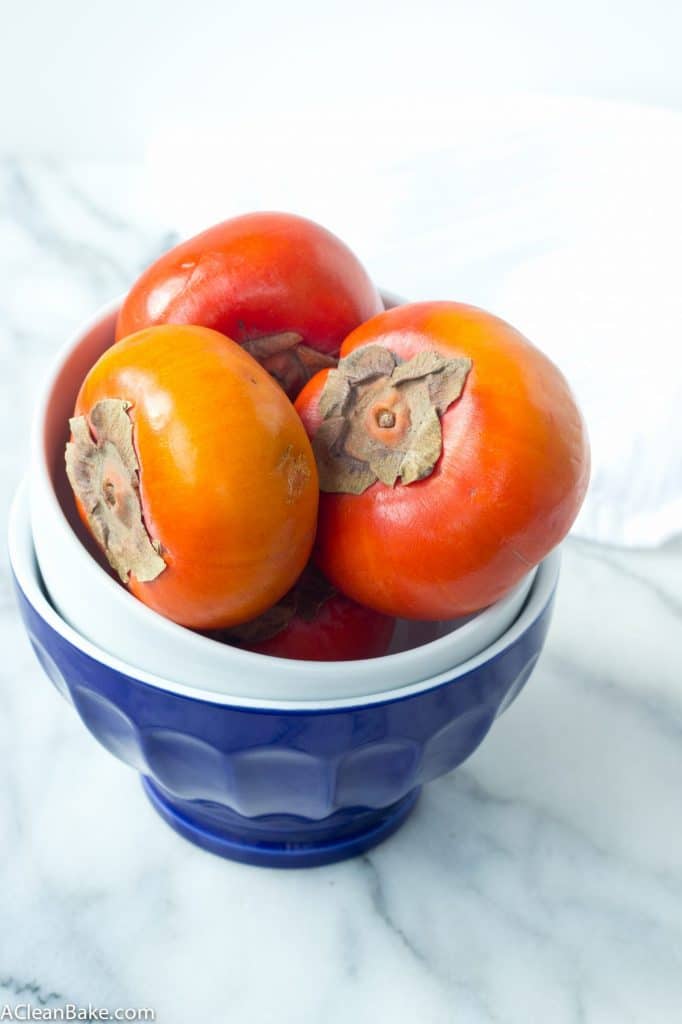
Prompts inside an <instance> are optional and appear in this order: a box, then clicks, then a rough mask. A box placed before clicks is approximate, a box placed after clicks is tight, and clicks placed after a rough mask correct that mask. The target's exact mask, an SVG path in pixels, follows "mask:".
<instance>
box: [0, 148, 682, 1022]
mask: <svg viewBox="0 0 682 1024" xmlns="http://www.w3.org/2000/svg"><path fill="white" fill-rule="evenodd" d="M134 179H135V171H134V168H126V167H125V166H120V167H118V168H114V167H111V166H109V167H104V166H97V165H89V166H85V165H82V166H80V167H75V166H73V167H70V168H68V169H65V168H63V167H59V166H55V165H44V164H43V165H35V164H31V165H24V164H21V163H18V162H7V163H5V164H4V165H2V169H1V171H0V183H1V188H0V243H1V244H0V353H1V359H2V372H1V374H0V389H1V390H2V396H1V397H2V400H1V401H0V430H1V431H2V436H3V437H4V439H5V440H4V443H3V445H2V447H1V449H0V460H1V462H0V465H1V467H2V490H1V492H0V505H1V508H0V515H1V518H2V524H0V525H1V526H2V529H3V532H4V527H5V521H6V513H7V505H8V501H9V496H10V494H11V491H12V490H13V488H14V486H15V484H16V482H17V480H18V479H19V476H20V474H21V471H22V466H23V463H24V461H25V458H26V453H27V430H28V422H29V416H30V406H31V397H32V394H33V393H34V391H35V387H36V383H37V378H38V376H39V374H40V371H41V369H42V368H43V366H44V365H45V362H46V360H47V359H48V358H49V355H50V354H51V352H53V351H54V349H55V348H56V347H57V345H58V344H60V343H61V342H62V340H63V339H64V337H66V336H67V334H68V332H69V331H70V330H71V329H72V328H73V327H75V326H76V325H77V323H78V321H79V319H81V318H82V317H83V316H85V315H87V314H88V313H89V312H90V311H91V310H92V308H93V307H94V305H95V304H96V303H97V302H99V301H103V300H105V299H108V298H110V297H111V295H113V294H115V293H116V292H117V291H122V290H123V289H124V287H125V285H126V283H127V282H128V280H129V279H130V278H131V276H132V275H133V274H134V273H135V272H136V271H137V269H138V268H139V267H140V266H141V265H142V264H143V263H145V262H146V261H147V260H148V259H149V258H150V256H151V255H152V254H153V253H154V252H155V251H156V250H157V249H158V248H159V247H161V246H162V245H163V244H164V239H163V237H162V234H163V233H162V232H161V231H159V229H158V227H155V225H154V224H153V223H151V222H150V221H149V220H148V219H146V218H145V217H144V214H143V212H142V211H141V210H140V209H139V207H138V208H136V204H135V202H134V201H133V200H132V199H131V198H130V197H131V195H132V193H133V190H132V189H131V187H130V186H131V183H132V182H134ZM131 224H135V225H136V227H131V226H130V225H131ZM1 550H2V564H1V574H0V649H2V651H3V654H4V657H3V658H2V662H1V669H0V671H1V677H2V678H1V684H0V753H1V759H0V923H1V926H0V1008H2V1006H3V1004H9V1005H15V1004H16V1003H19V1002H25V1001H28V1000H32V1001H33V1003H34V1004H35V1005H40V1004H43V1003H44V1004H45V1005H49V1006H61V1005H63V1004H64V1003H66V1002H73V1003H76V1004H79V1005H87V1004H88V1002H90V1003H92V1004H95V1005H99V1006H109V1007H117V1006H122V1007H127V1006H151V1007H153V1008H155V1010H156V1013H157V1020H159V1021H161V1022H164V1024H166V1022H168V1024H185V1022H188V1021H207V1022H213V1021H218V1020H229V1021H239V1022H244V1024H252V1022H253V1024H269V1022H270V1021H275V1020H276V1021H280V1022H283V1024H308V1022H310V1024H318V1022H322V1021H324V1022H325V1024H337V1022H338V1024H341V1022H343V1024H347V1022H351V1021H352V1022H358V1024H365V1022H367V1024H369V1022H375V1021H382V1022H383V1021H395V1022H402V1021H405V1022H407V1021H413V1020H419V1021H424V1022H427V1024H453V1022H457V1024H499V1022H503V1024H586V1022H587V1024H602V1022H604V1024H631V1022H637V1024H639V1022H641V1024H675V1022H676V1021H678V1020H680V1015H681V1013H682V1010H681V1009H680V1007H682V814H681V813H680V812H681V810H682V687H681V686H680V669H679V664H680V656H681V654H682V651H681V646H682V645H681V644H680V640H681V637H682V540H678V541H672V542H670V543H669V544H667V545H666V546H665V547H664V548H661V549H659V550H657V551H653V552H637V551H629V552H625V551H622V550H619V549H615V548H602V547H598V546H593V545H590V544H588V543H585V542H583V541H579V540H571V541H570V542H569V543H568V544H567V547H566V555H565V560H564V565H563V573H562V580H561V584H560V590H559V596H558V603H557V608H556V614H555V619H554V624H553V627H552V630H551V634H550V638H549V642H548V645H547V648H546V651H545V654H544V655H543V657H542V659H541V662H540V664H539V667H538V668H537V670H536V672H535V674H534V676H533V678H532V679H531V681H530V683H529V685H528V687H527V689H526V690H525V692H524V694H523V695H522V696H521V698H520V699H519V700H518V701H517V703H516V704H515V705H514V706H513V708H512V709H511V710H510V711H509V712H508V713H507V714H506V715H505V716H504V717H503V718H502V719H501V720H500V721H499V722H498V723H496V725H495V726H494V728H493V731H492V732H491V734H490V736H489V737H488V738H487V739H486V741H485V743H484V744H483V746H482V747H481V748H480V750H479V751H478V752H477V753H476V754H475V755H474V756H473V757H472V758H471V759H470V760H469V761H468V762H467V763H466V764H465V765H464V766H463V767H462V768H461V769H460V770H459V771H457V772H456V773H455V774H453V775H450V776H448V777H446V778H444V779H441V780H439V781H438V782H435V783H433V784H431V785H430V786H428V787H427V788H426V790H425V792H424V794H423V796H422V799H421V802H420V804H419V805H418V808H417V810H416V811H415V813H414V815H413V816H412V818H411V819H410V820H409V821H408V823H407V824H406V825H405V827H404V828H403V829H402V830H401V831H400V832H399V833H398V834H397V835H396V836H394V837H393V838H392V839H390V840H389V841H388V842H386V843H385V844H384V845H383V846H380V847H378V848H377V849H375V850H374V851H372V852H371V853H370V854H369V855H368V856H366V857H364V858H361V859H359V860H356V861H351V862H347V863H345V864H340V865H336V866H332V867H328V868H321V869H315V870H310V871H302V872H291V873H286V872H276V871H267V870H262V869H256V868H248V867H242V866H238V865H234V864H231V863H229V862H224V861H221V860H219V859H218V858H214V857H212V856H210V855H209V854H206V853H203V852H201V851H199V850H196V849H194V848H193V847H192V846H190V845H189V844H187V843H186V842H184V841H183V840H181V839H180V838H178V837H177V836H176V835H175V834H174V833H172V832H171V831H170V830H169V829H168V828H167V827H166V826H165V825H163V824H162V823H161V821H160V820H159V819H157V817H156V816H155V814H154V812H153V811H152V810H151V808H150V807H149V806H148V805H147V803H146V800H145V798H144V797H143V795H142V791H141V788H140V786H139V783H138V780H137V779H136V777H135V776H134V774H133V772H131V771H130V770H129V769H128V768H126V767H124V766H123V765H121V764H119V763H118V762H117V761H115V760H114V759H113V758H112V757H111V756H110V755H109V754H107V753H106V752H105V751H104V750H102V749H101V748H100V747H98V746H97V744H96V743H95V742H94V741H93V740H92V739H91V738H90V737H89V736H88V734H87V733H86V732H85V730H84V729H83V727H82V725H81V724H80V722H79V721H78V720H77V719H76V716H75V715H74V713H73V710H72V709H71V708H70V707H69V706H67V704H66V703H65V702H64V701H62V700H61V698H60V697H59V696H58V695H57V693H56V691H54V690H53V689H52V688H51V686H50V684H49V683H48V682H47V680H46V679H45V678H44V677H43V676H42V675H41V672H40V670H39V668H38V665H37V663H36V662H35V660H34V657H33V655H32V653H31V651H30V649H29V646H28V643H27V642H26V640H25V639H24V637H23V635H22V632H21V628H20V626H19V622H18V619H17V614H16V612H15V609H14V606H13V600H12V595H11V591H10V586H9V580H8V575H7V563H6V555H5V550H4V546H3V547H2V549H1Z"/></svg>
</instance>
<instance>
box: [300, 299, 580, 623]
mask: <svg viewBox="0 0 682 1024" xmlns="http://www.w3.org/2000/svg"><path fill="white" fill-rule="evenodd" d="M296 408H297V409H298V411H299V413H300V415H301V417H302V419H303V422H304V423H305V425H306V428H307V430H308V433H309V434H310V437H311V440H312V443H313V450H314V451H315V455H316V458H317V461H318V466H319V470H320V488H321V492H322V493H321V500H320V517H319V524H318V532H317V543H316V558H317V563H318V565H319V566H320V567H321V569H322V570H323V572H324V573H325V574H326V575H327V576H328V577H329V579H330V580H331V581H332V583H334V585H335V586H337V587H338V588H339V589H340V590H342V591H343V592H344V593H346V594H348V595H349V596H350V597H352V598H353V599H354V600H356V601H360V602H362V603H363V604H366V605H368V606H369V607H371V608H375V609H376V610H377V611H381V612H384V613H385V614H387V615H400V616H405V617H407V618H417V619H420V618H421V619H439V618H453V617H455V616H459V615H466V614H469V613H471V612H476V611H479V610H480V609H481V608H484V607H486V606H487V605H490V604H492V602H493V601H495V600H497V599H498V598H499V597H501V596H502V594H504V593H505V592H506V591H508V590H509V588H510V587H511V586H512V585H513V584H514V583H516V582H518V580H520V579H521V578H522V576H523V575H524V574H525V573H526V572H527V571H528V569H529V568H530V567H532V566H534V565H537V563H538V562H539V561H540V560H541V559H542V558H544V556H545V555H546V554H547V553H548V552H549V551H551V550H552V548H553V547H554V546H555V545H556V544H558V543H559V541H561V540H562V539H563V537H564V536H565V534H566V533H567V532H568V529H569V528H570V526H571V524H572V523H573V520H574V519H575V516H576V515H577V513H578V510H579V508H580V505H581V504H582V500H583V498H584V495H585V491H586V489H587V481H588V475H589V451H588V445H587V436H586V432H585V427H584V424H583V420H582V417H581V415H580V412H579V410H578V407H577V405H576V403H575V401H574V399H573V396H572V395H571V392H570V390H569V388H568V385H567V383H566V380H565V379H564V377H563V376H562V374H561V373H560V371H559V370H558V369H557V368H556V367H555V366H554V364H553V363H552V362H550V360H549V359H548V358H547V357H546V356H545V355H543V353H542V352H540V351H539V349H537V348H535V346H533V345H531V344H530V342H528V341H527V340H526V339H525V338H524V337H523V336H522V335H521V334H519V333H518V331H516V330H514V328H512V327H510V325H509V324H506V323H504V322H503V321H502V320H499V319H498V318H497V317H494V316H492V315H491V314H489V313H486V312H484V311H483V310H480V309H476V308H474V307H472V306H465V305H462V304H460V303H454V302H422V303H413V304H409V305H403V306H399V307H397V308H395V309H392V310H389V311H388V312H385V313H382V314H380V315H378V316H376V317H373V318H372V319H371V320H369V321H368V322H367V323H365V324H363V325H362V326H361V327H358V328H357V329H356V330H355V331H353V332H352V333H351V334H350V335H349V336H348V337H347V338H346V340H345V341H344V343H343V345H342V347H341V359H340V362H339V365H338V367H337V368H336V369H331V370H323V371H321V372H320V373H318V374H316V376H315V377H314V378H313V379H312V380H311V381H310V382H309V383H308V384H307V385H306V387H305V388H304V390H303V391H302V393H301V394H300V395H299V396H298V399H297V400H296Z"/></svg>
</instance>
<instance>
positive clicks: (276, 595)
mask: <svg viewBox="0 0 682 1024" xmlns="http://www.w3.org/2000/svg"><path fill="white" fill-rule="evenodd" d="M66 459H67V472H68V476H69V480H70V482H71V486H72V488H73V490H74V494H75V496H76V502H77V505H78V510H79V513H80V515H81V518H82V519H83V520H84V522H85V523H86V525H87V526H88V527H89V529H90V531H91V532H92V533H93V535H94V536H95V538H96V539H97V540H98V542H99V544H100V546H101V547H102V549H103V551H104V553H105V554H106V556H107V558H108V560H109V562H110V564H111V565H112V567H113V568H114V569H115V570H116V571H117V572H118V574H119V576H120V578H121V580H122V581H123V582H125V583H126V584H127V586H128V587H129V588H130V590H131V591H132V593H133V594H135V595H136V597H138V598H139V599H140V600H141V601H143V602H144V603H145V604H146V605H149V606H150V607H151V608H154V609H155V610H156V611H158V612H160V613H161V614H162V615H165V616H167V617H168V618H170V619H173V620H174V621H175V622H178V623H181V624H182V625H185V626H190V627H193V628H197V629H219V628H224V627H228V626H232V625H236V624H238V623H240V622H244V621H247V620H249V619H252V618H253V617H254V616H256V615H260V614H261V613H262V612H263V611H264V610H265V609H267V608H269V607H270V606H271V605H272V604H274V603H275V602H276V601H278V600H279V599H280V598H281V597H282V595H283V594H285V593H286V591H287V590H289V588H290V587H291V586H292V585H293V583H294V582H295V581H296V579H297V578H298V576H299V575H300V573H301V572H302V570H303V568H304V566H305V564H306V562H307V560H308V556H309V554H310V550H311V547H312V543H313V539H314V535H315V524H316V515H317V499H318V481H317V472H316V468H315V461H314V457H313V454H312V451H311V447H310V443H309V441H308V438H307V436H306V434H305V430H304V429H303V426H302V424H301V421H300V420H299V418H298V416H297V415H296V413H295V411H294V409H293V406H292V405H291V403H290V402H289V400H288V399H287V397H286V396H285V394H284V392H283V391H282V390H281V388H279V387H278V385H277V384H276V383H275V382H274V381H273V380H272V378H271V377H270V376H269V375H268V373H267V372H266V371H265V370H264V369H263V368H262V367H261V366H260V365H259V364H258V363H257V362H256V360H255V359H253V358H252V357H251V356H249V355H248V354H247V353H246V352H245V351H244V350H243V348H241V347H240V346H239V345H238V344H237V343H236V342H233V341H230V340H229V339H226V338H225V336H224V335H222V334H219V333H218V332H216V331H213V330H209V329H207V328H203V327H193V326H170V325H166V326H159V327H151V328H147V329H146V330H142V331H139V332H137V333H136V334H133V335H131V336H129V337H128V338H125V339H123V340H122V341H120V342H119V343H118V344H117V345H114V346H113V347H112V348H110V349H108V350H107V351H106V352H105V353H104V354H103V355H102V356H101V358H100V359H99V360H98V362H97V363H96V364H95V365H94V366H93V367H92V369H91V370H90V371H89V373H88V374H87V376H86V378H85V380H84V382H83V385H82V387H81V389H80V392H79V394H78V398H77V401H76V407H75V411H74V417H73V419H72V420H71V441H70V442H69V444H68V445H67V456H66Z"/></svg>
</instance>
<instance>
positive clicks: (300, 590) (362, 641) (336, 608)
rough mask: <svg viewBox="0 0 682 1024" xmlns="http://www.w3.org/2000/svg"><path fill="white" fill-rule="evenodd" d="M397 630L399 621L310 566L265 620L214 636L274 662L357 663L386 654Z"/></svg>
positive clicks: (265, 616) (266, 614) (262, 616)
mask: <svg viewBox="0 0 682 1024" xmlns="http://www.w3.org/2000/svg"><path fill="white" fill-rule="evenodd" d="M394 628H395V619H393V618H391V617H390V616H388V615H381V614H380V613H379V612H375V611H372V609H371V608H365V607H364V606H363V605H360V604H358V603H357V602H356V601H351V599H350V598H348V597H346V596H345V595H344V594H341V593H339V591H338V590H336V589H335V588H334V587H332V586H331V584H330V583H329V582H328V581H327V580H326V579H325V578H324V576H323V575H322V573H320V572H319V570H317V569H316V568H315V567H314V566H312V565H311V566H309V567H308V568H307V569H306V571H305V572H304V573H303V575H302V576H301V578H300V579H299V580H298V582H297V583H296V584H295V586H294V587H292V589H291V590H290V591H289V593H288V594H285V596H284V597H283V598H282V599H281V601H279V602H278V603H277V604H276V605H274V606H273V607H272V608H269V609H268V611H266V612H264V614H263V615H261V616H259V617H258V618H257V619H253V620H252V621H251V622H246V623H244V624H243V625H241V626H236V627H235V628H234V629H231V630H225V631H223V632H221V633H217V634H213V636H214V638H215V639H217V640H222V641H224V642H228V643H234V644H237V645H239V646H240V647H244V648H246V649H247V650H249V651H255V652H256V653H258V654H268V655H270V656H271V657H275V658H298V659H301V660H303V661H355V660H356V659H358V658H378V657H380V656H381V655H382V654H386V652H387V651H388V648H389V645H390V643H391V638H392V636H393V630H394Z"/></svg>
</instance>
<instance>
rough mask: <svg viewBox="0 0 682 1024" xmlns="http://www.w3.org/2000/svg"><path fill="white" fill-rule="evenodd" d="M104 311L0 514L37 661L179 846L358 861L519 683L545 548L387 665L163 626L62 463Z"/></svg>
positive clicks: (102, 342)
mask: <svg viewBox="0 0 682 1024" xmlns="http://www.w3.org/2000/svg"><path fill="white" fill-rule="evenodd" d="M117 309H118V305H117V304H112V305H111V306H109V307H107V308H105V309H104V310H102V311H100V313H98V314H97V315H96V316H95V318H94V319H93V320H92V321H91V322H90V323H88V324H87V325H86V326H85V327H84V328H83V329H82V330H80V331H79V332H78V333H77V335H76V337H75V338H74V339H73V340H72V341H71V342H70V343H69V344H68V345H67V346H66V348H65V349H64V350H63V351H62V352H61V353H60V355H59V356H58V358H57V361H56V363H55V366H54V369H53V371H52V373H51V375H50V377H49V379H48V383H47V387H46V389H45V392H44V395H43V398H42V400H41V402H40V403H39V406H38V409H37V414H36V421H35V426H34V437H33V451H32V460H31V467H30V472H29V478H28V480H27V481H25V482H24V483H23V484H22V486H21V488H20V489H19V492H18V494H17V496H16V499H15V502H14V506H13V511H12V517H11V524H10V556H11V562H12V568H13V572H14V578H15V583H16V589H17V594H18V599H19V606H20V609H21V614H22V617H23V620H24V624H25V626H26V630H27V633H28V636H29V638H30V641H31V643H32V645H33V647H34V650H35V652H36V655H37V657H38V659H39V661H40V663H41V664H42V666H43V668H44V670H45V672H46V674H47V675H48V676H49V678H50V679H51V680H52V682H53V683H54V684H55V686H56V687H57V689H58V690H59V691H60V692H61V693H62V695H63V696H64V697H66V698H67V699H68V700H69V701H70V702H71V703H72V704H73V705H74V707H75V708H76V710H77V712H78V714H79V716H80V717H81V719H82V720H83V722H84V724H85V725H86V727H87V728H88V729H89V731H90V732H91V733H92V734H93V735H94V736H95V737H96V738H97V739H98V740H99V741H100V743H102V745H103V746H105V747H106V748H107V749H108V750H110V751H111V753H113V754H115V756H117V757H118V758H120V759H121V760H123V761H125V762H126V763H128V764H130V765H131V766H133V767H134V768H136V769H137V770H138V771H139V772H140V773H141V774H142V776H143V785H144V788H145V791H146V793H147V795H148V797H149V799H150V800H151V802H152V804H153V806H154V807H155V808H156V810H157V811H158V812H159V813H160V814H161V816H162V817H163V818H165V820H166V821H167V822H168V823H169V824H170V825H171V826H172V827H173V828H174V829H176V831H178V832H180V833H181V834H182V835H184V836H185V837H186V838H188V839H190V840H191V841H193V842H195V843H196V844H198V845H200V846H202V847H204V848H205V849H208V850H211V851H213V852H214V853H218V854H221V855H222V856H225V857H229V858H232V859H234V860H239V861H244V862H247V863H251V864H262V865H272V866H282V867H298V866H306V865H315V864H323V863H329V862H331V861H335V860H340V859H343V858H345V857H349V856H353V855H355V854H358V853H361V852H363V851H364V850H366V849H368V848H369V847H371V846H372V845H374V844H375V843H377V842H379V841H380V840H381V839H383V838H384V837H386V836H387V835H389V834H390V833H391V832H393V831H394V830H395V829H396V828H397V827H398V826H399V825H400V824H401V823H402V822H403V821H404V820H405V818H406V817H407V815H408V814H409V812H410V810H411V809H412V807H413V806H414V804H415V801H416V799H417V796H418V794H419V791H420V788H421V786H422V784H423V783H424V782H428V781H430V780H431V779H434V778H436V777H438V776H440V775H443V774H444V773H446V772H448V771H450V770H451V769H453V768H455V767H456V766H457V765H458V764H460V763H461V762H462V761H463V760H464V759H465V758H467V757H468V756H469V754H471V753H472V751H473V750H474V749H475V748H476V747H477V746H478V745H479V743H480V742H481V741H482V740H483V738H484V737H485V735H486V733H487V732H488V730H489V729H490V726H491V725H492V723H493V721H494V719H495V718H496V716H497V715H499V714H500V713H501V711H502V710H504V709H505V708H506V707H508V705H509V704H510V703H511V701H512V700H513V699H514V697H515V696H516V695H517V693H518V692H519V690H520V689H521V687H522V686H523V685H524V683H525V682H526V680H527V679H528V677H529V675H530V673H531V671H532V669H533V667H534V665H535V662H536V660H537V658H538V655H539V653H540V651H541V648H542V645H543V642H544V639H545V635H546V632H547V628H548V625H549V620H550V616H551V609H552V601H553V595H554V591H555V587H556V583H557V578H558V572H559V554H558V552H557V551H555V552H553V553H552V554H551V555H549V556H548V557H547V558H546V559H545V561H544V562H542V563H541V565H540V566H538V567H537V569H534V570H533V571H531V572H529V573H528V574H527V575H526V576H525V577H524V579H523V580H521V582H520V583H519V584H517V585H516V587H514V588H513V590H512V591H511V592H509V593H508V594H507V595H505V597H504V598H502V599H501V600H500V601H498V602H496V603H495V604H494V605H491V606H490V607H489V608H486V609H484V610H483V611H482V612H480V613H478V614H476V615H474V616H469V617H467V618H466V619H460V620H453V621H449V622H438V623H417V622H408V621H399V622H398V623H397V626H396V630H395V634H394V637H393V642H392V646H391V649H390V651H389V653H388V654H387V655H385V656H383V657H378V658H372V659H368V660H364V661H347V662H340V661H337V662H313V661H297V660H292V659H282V658H273V657H269V656H267V655H263V654H256V653H253V652H250V651H247V650H242V649H239V648H237V647H233V646H229V645H228V644H225V643H220V642H218V641H216V640H214V639H210V638H209V637H207V636H203V635H201V634H199V633H195V632H193V631H191V630H188V629H185V628H183V627H182V626H178V625H176V624H175V623H173V622H171V621H169V620H167V619H165V618H163V617H161V616H160V615H158V614H157V613H156V612H154V611H152V610H150V609H149V608H147V607H146V606H145V605H143V604H142V603H141V602H139V601H137V600H136V598H134V597H133V596H132V595H131V594H129V593H128V591H127V590H126V589H125V588H124V587H122V586H121V585H120V584H119V583H118V582H117V581H116V579H114V577H113V576H112V575H110V573H108V572H107V570H106V569H105V568H103V567H102V565H101V563H100V561H99V560H98V559H97V557H96V551H95V549H94V547H93V545H92V542H91V540H90V538H89V536H88V535H87V533H86V531H85V530H84V529H83V527H82V525H81V523H80V520H79V519H78V516H77V514H76V511H75V507H74V503H73V498H72V495H71V492H70V490H69V486H68V482H67V479H66V473H65V469H64V457H63V453H64V445H65V443H66V441H67V440H68V420H69V416H70V415H71V413H72V410H73V407H74V401H75V397H76V394H77V392H78V388H79V386H80V384H81V381H82V380H83V378H84V376H85V374H86V373H87V371H88V370H89V369H90V367H91V366H92V365H93V364H94V363H95V362H96V360H97V359H98V357H99V356H100V355H101V353H102V352H103V351H104V350H105V349H106V348H108V347H109V346H110V345H111V344H112V342H113V340H114V324H115V319H116V313H117Z"/></svg>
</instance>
